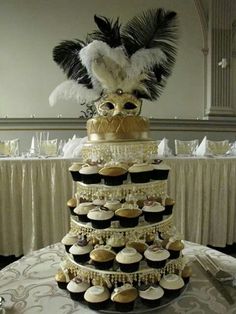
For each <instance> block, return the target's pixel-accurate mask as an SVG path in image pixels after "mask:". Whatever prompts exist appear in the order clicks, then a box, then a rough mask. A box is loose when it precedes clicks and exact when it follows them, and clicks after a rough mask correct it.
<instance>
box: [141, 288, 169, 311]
mask: <svg viewBox="0 0 236 314" xmlns="http://www.w3.org/2000/svg"><path fill="white" fill-rule="evenodd" d="M163 296H164V290H163V289H162V288H161V287H160V286H149V287H147V288H145V289H143V290H141V288H140V290H139V297H140V299H141V301H142V303H143V304H145V305H147V306H148V307H157V306H159V305H160V304H161V299H162V298H163Z"/></svg>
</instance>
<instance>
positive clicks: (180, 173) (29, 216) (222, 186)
mask: <svg viewBox="0 0 236 314" xmlns="http://www.w3.org/2000/svg"><path fill="white" fill-rule="evenodd" d="M73 161H75V159H65V158H1V159H0V186H1V189H0V255H11V254H14V255H16V256H19V255H21V254H27V253H29V252H31V251H33V250H36V249H39V248H42V247H45V246H47V245H49V244H52V243H56V242H58V241H60V240H61V238H62V237H63V236H64V235H65V233H66V232H67V231H68V230H69V221H70V219H69V211H68V209H67V208H66V202H67V200H68V199H69V198H71V197H73V196H74V193H75V184H74V183H73V181H72V179H71V176H70V173H69V171H68V168H69V166H70V165H71V163H72V162H73ZM165 162H166V163H167V164H168V165H170V167H171V171H170V173H169V178H168V194H169V195H170V196H171V197H172V198H174V199H175V201H176V205H175V207H174V219H175V222H174V223H175V226H176V228H177V230H178V231H179V232H181V233H182V234H183V235H184V238H185V239H187V240H189V241H192V242H196V243H201V244H204V245H207V244H209V245H212V246H219V247H224V246H225V245H226V244H232V243H234V242H236V206H235V204H236V179H235V178H236V158H234V157H225V158H222V157H218V158H204V157H203V158H193V157H168V158H165Z"/></svg>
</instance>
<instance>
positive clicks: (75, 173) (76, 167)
mask: <svg viewBox="0 0 236 314" xmlns="http://www.w3.org/2000/svg"><path fill="white" fill-rule="evenodd" d="M82 166H83V163H81V162H74V163H73V164H72V165H71V166H70V167H69V171H70V173H71V176H72V179H73V181H82V178H81V174H80V173H79V171H80V169H81V168H82Z"/></svg>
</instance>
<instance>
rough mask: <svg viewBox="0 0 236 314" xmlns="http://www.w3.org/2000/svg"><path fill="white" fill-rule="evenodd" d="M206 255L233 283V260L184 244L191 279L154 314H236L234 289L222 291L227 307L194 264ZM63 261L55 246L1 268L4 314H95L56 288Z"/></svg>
mask: <svg viewBox="0 0 236 314" xmlns="http://www.w3.org/2000/svg"><path fill="white" fill-rule="evenodd" d="M206 252H207V253H209V254H210V255H211V256H212V257H213V258H217V262H218V263H219V264H220V265H221V266H222V268H223V269H224V270H227V271H229V272H231V273H232V274H235V280H236V259H235V258H233V257H231V256H228V255H226V254H223V253H221V252H218V251H216V250H212V249H210V248H207V247H205V246H202V245H198V244H194V243H190V242H187V241H185V248H184V250H183V254H184V255H185V256H188V257H189V258H190V259H191V260H192V267H193V276H192V278H191V281H190V283H189V284H188V286H187V288H186V290H185V291H184V293H183V294H181V296H180V297H178V298H177V299H176V300H175V301H174V302H172V303H171V304H170V305H168V306H166V307H164V308H160V309H158V313H166V314H167V313H168V314H170V313H171V314H173V313H178V314H179V313H194V314H198V313H219V314H222V313H227V314H230V313H236V288H233V284H232V282H231V286H226V288H227V290H228V291H229V293H230V294H231V295H232V296H233V299H234V301H235V304H233V305H229V304H228V302H227V301H226V300H225V298H224V297H223V296H222V295H221V294H220V293H219V292H218V290H217V289H216V288H215V286H214V285H213V284H212V283H211V281H209V279H208V277H207V276H206V274H205V273H204V271H203V269H202V268H201V267H200V265H199V264H197V263H196V262H195V261H194V259H195V258H194V256H195V255H196V254H205V253H206ZM63 257H64V246H63V245H62V244H61V243H57V244H54V245H51V246H47V247H46V248H43V249H40V250H38V251H34V252H32V253H31V254H29V255H27V256H24V257H22V258H21V259H19V260H18V261H16V262H14V263H12V264H10V265H8V266H7V267H5V268H3V269H2V270H1V271H0V296H2V297H4V299H5V301H6V302H5V304H4V309H5V312H6V314H16V313H17V314H18V313H24V314H34V313H45V314H54V313H56V314H71V313H81V314H92V313H97V312H95V311H92V310H90V309H89V308H88V307H85V306H84V305H82V304H81V303H79V302H75V301H73V300H71V299H70V296H69V293H68V292H67V291H65V290H61V289H59V288H58V286H57V283H56V282H55V279H54V276H55V273H56V272H57V270H58V269H59V268H60V263H61V261H62V259H63ZM233 283H234V282H233ZM150 312H151V311H150ZM156 312H157V311H154V312H153V311H152V313H156ZM0 313H1V311H0Z"/></svg>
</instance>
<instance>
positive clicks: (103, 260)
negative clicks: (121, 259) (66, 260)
mask: <svg viewBox="0 0 236 314" xmlns="http://www.w3.org/2000/svg"><path fill="white" fill-rule="evenodd" d="M115 257H116V253H115V252H114V251H113V250H112V249H111V247H110V246H109V245H96V246H95V248H94V249H93V250H92V251H91V252H90V258H91V260H92V262H93V264H94V266H95V267H96V268H98V269H102V270H103V269H109V268H111V267H112V266H113V262H114V260H115Z"/></svg>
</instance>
